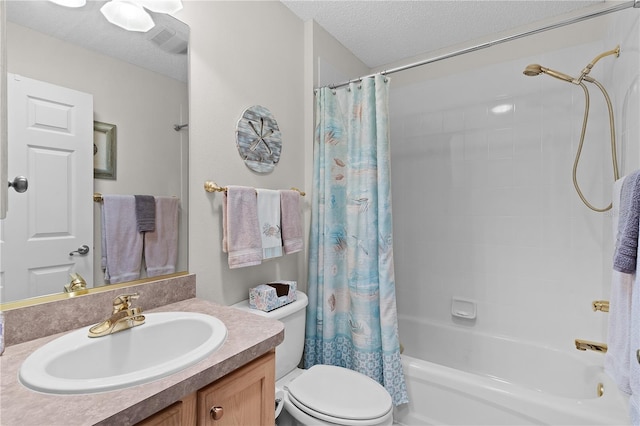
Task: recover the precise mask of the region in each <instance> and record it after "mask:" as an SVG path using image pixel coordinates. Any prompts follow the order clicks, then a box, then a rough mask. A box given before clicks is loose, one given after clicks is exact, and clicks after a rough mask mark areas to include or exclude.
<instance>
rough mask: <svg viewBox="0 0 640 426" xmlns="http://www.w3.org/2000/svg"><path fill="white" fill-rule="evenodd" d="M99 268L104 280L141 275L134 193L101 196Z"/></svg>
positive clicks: (121, 280)
mask: <svg viewBox="0 0 640 426" xmlns="http://www.w3.org/2000/svg"><path fill="white" fill-rule="evenodd" d="M102 200H103V201H102V269H103V270H104V279H105V282H106V283H107V284H115V283H119V282H124V281H131V280H137V279H139V278H140V267H141V265H142V234H141V233H139V232H138V230H137V224H136V201H135V198H134V196H133V195H108V194H105V195H103V196H102Z"/></svg>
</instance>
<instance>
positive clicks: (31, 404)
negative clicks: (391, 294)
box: [0, 298, 284, 426]
mask: <svg viewBox="0 0 640 426" xmlns="http://www.w3.org/2000/svg"><path fill="white" fill-rule="evenodd" d="M167 311H190V312H201V313H205V314H210V315H213V316H215V317H217V318H218V319H220V320H221V321H222V322H224V323H225V325H226V326H227V331H228V334H227V339H226V341H225V343H224V344H223V345H222V347H221V348H220V349H218V350H217V351H216V352H214V353H213V354H211V355H209V356H208V357H207V358H205V359H204V360H202V361H200V362H198V363H196V364H194V365H192V366H190V367H188V368H186V369H184V370H182V371H179V372H177V373H175V374H172V375H170V376H167V377H164V378H161V379H158V380H155V381H152V382H149V383H146V384H142V385H138V386H133V387H130V388H125V389H120V390H115V391H111V392H102V393H94V394H86V395H50V394H44V393H38V392H34V391H32V390H30V389H28V388H26V387H25V386H23V385H22V384H21V383H20V382H19V381H18V371H19V369H20V366H21V365H22V362H23V361H24V360H25V359H26V358H27V357H28V356H29V354H31V353H32V352H33V351H35V350H36V349H38V348H39V347H41V346H42V345H44V344H46V343H48V342H49V341H51V340H54V339H55V338H57V337H60V336H61V335H63V334H65V333H59V334H55V335H52V336H47V337H42V338H39V339H35V340H31V341H28V342H25V343H20V344H16V345H13V346H9V347H7V348H6V349H5V352H4V354H3V355H2V356H0V370H1V376H0V379H1V383H0V424H1V425H6V426H11V425H20V426H45V425H47V426H54V425H61V426H62V425H64V426H71V425H93V424H103V425H119V426H120V425H129V424H133V423H136V422H138V421H140V420H142V419H145V418H146V417H148V416H150V415H152V414H154V413H156V412H157V411H159V410H161V409H163V408H164V407H167V406H169V405H171V404H172V403H174V402H176V401H178V400H179V399H180V398H182V397H184V396H186V395H188V394H190V393H192V392H195V391H196V390H198V389H200V388H202V387H204V386H206V385H208V384H209V383H211V382H213V381H215V380H217V379H219V378H220V377H222V376H225V375H226V374H228V373H230V372H231V371H233V370H235V369H237V368H239V367H241V366H243V365H244V364H246V363H248V362H250V361H252V360H253V359H255V358H257V357H258V356H260V355H262V354H264V353H266V352H268V351H270V350H271V349H274V348H275V347H276V346H277V345H278V344H280V342H282V340H283V339H284V326H283V324H282V323H281V322H280V321H275V320H270V319H266V318H264V317H261V316H259V315H253V314H251V313H248V312H243V311H240V310H239V309H235V308H231V307H228V306H222V305H218V304H215V303H212V302H208V301H205V300H200V299H196V298H194V299H187V300H183V301H180V302H177V303H172V304H169V305H166V306H163V307H160V308H157V309H152V310H149V311H148V312H167ZM167 344H171V342H167ZM71 362H72V361H71Z"/></svg>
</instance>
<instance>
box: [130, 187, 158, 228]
mask: <svg viewBox="0 0 640 426" xmlns="http://www.w3.org/2000/svg"><path fill="white" fill-rule="evenodd" d="M134 197H135V199H136V227H137V229H138V232H153V231H155V230H156V199H155V197H153V195H134Z"/></svg>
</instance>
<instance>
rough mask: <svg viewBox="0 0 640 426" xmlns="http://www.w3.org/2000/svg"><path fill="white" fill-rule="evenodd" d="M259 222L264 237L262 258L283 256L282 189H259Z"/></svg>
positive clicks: (261, 234)
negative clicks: (281, 225)
mask: <svg viewBox="0 0 640 426" xmlns="http://www.w3.org/2000/svg"><path fill="white" fill-rule="evenodd" d="M256 191H257V193H258V222H259V224H260V236H261V238H262V259H271V258H274V257H278V256H282V233H281V228H280V191H275V190H272V189H257V190H256Z"/></svg>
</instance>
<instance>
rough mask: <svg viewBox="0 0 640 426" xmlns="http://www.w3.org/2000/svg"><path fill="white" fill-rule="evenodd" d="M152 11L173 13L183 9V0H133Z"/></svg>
mask: <svg viewBox="0 0 640 426" xmlns="http://www.w3.org/2000/svg"><path fill="white" fill-rule="evenodd" d="M133 1H134V2H135V3H138V4H139V5H140V6H142V7H144V8H145V9H148V10H150V11H152V12H157V13H167V14H173V13H176V12H178V11H179V10H182V0H133Z"/></svg>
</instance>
